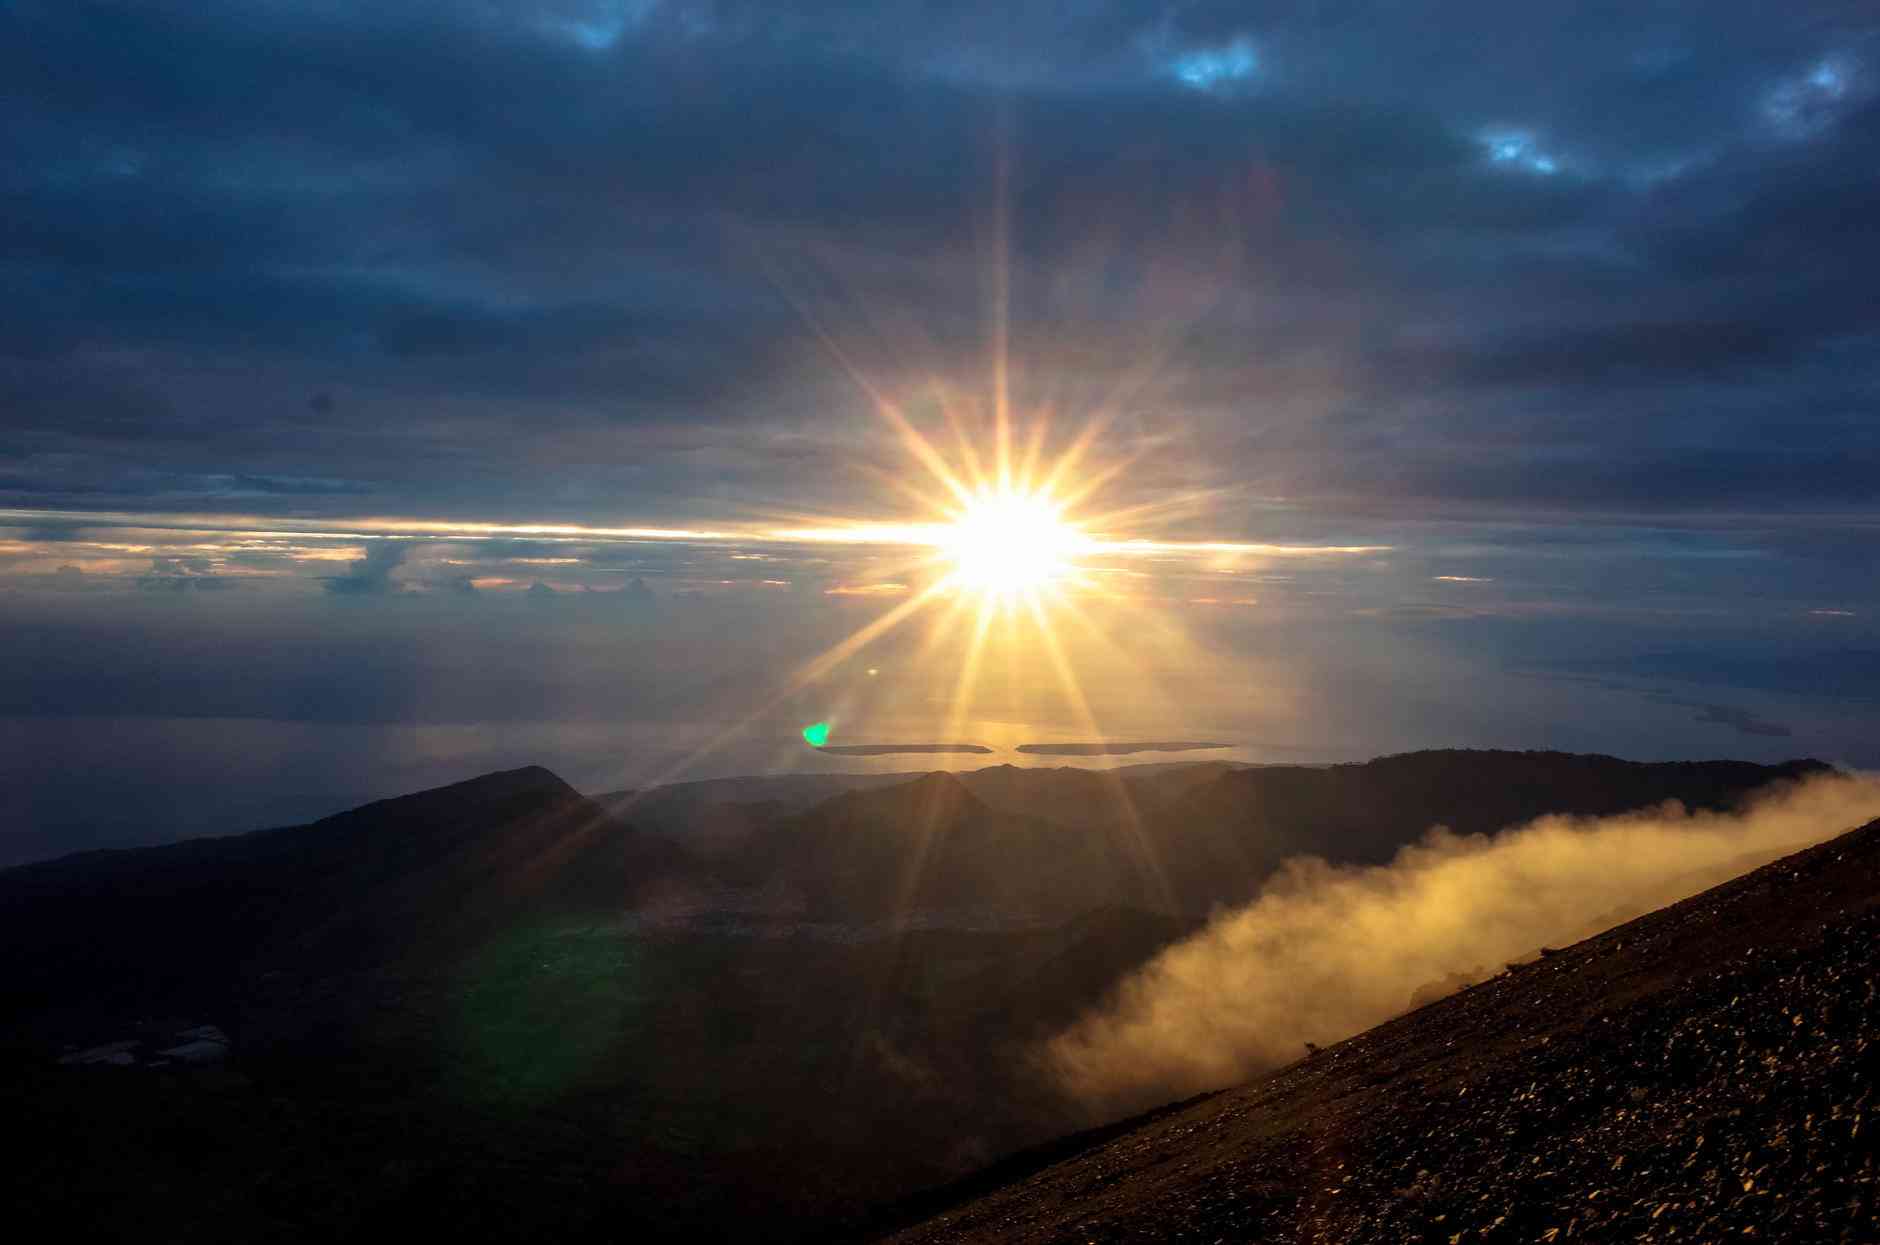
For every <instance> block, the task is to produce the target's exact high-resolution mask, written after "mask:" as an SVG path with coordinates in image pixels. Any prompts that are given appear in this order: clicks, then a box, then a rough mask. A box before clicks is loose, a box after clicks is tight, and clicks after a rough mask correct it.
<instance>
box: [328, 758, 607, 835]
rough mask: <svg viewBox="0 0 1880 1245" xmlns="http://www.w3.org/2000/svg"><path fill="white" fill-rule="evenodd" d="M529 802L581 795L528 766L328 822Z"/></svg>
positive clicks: (373, 806) (416, 794) (375, 805)
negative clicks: (519, 801)
mask: <svg viewBox="0 0 1880 1245" xmlns="http://www.w3.org/2000/svg"><path fill="white" fill-rule="evenodd" d="M526 798H533V799H536V800H540V801H543V802H556V803H559V802H561V801H564V800H570V799H575V800H578V799H580V798H581V793H580V792H578V791H576V790H575V789H574V788H573V787H570V786H569V785H568V784H567V783H565V782H563V781H562V780H561V779H560V778H559V777H557V776H556V775H555V774H554V773H553V772H551V771H549V770H547V769H544V768H543V767H541V766H540V765H525V766H523V767H522V768H520V769H505V770H497V771H495V772H493V773H489V774H482V775H479V776H478V777H475V778H466V779H465V780H464V781H462V782H454V783H450V784H448V785H447V786H442V787H431V788H429V789H428V790H424V791H414V792H412V793H410V794H408V795H400V796H393V797H392V798H390V799H387V800H375V801H373V802H372V803H370V804H364V805H361V806H360V807H358V808H354V809H349V810H347V811H346V812H343V813H339V814H337V815H335V816H333V817H329V818H326V822H335V821H340V820H352V819H357V818H360V817H362V816H371V817H379V816H386V815H397V816H420V817H423V816H442V815H451V816H455V815H457V814H458V813H459V812H461V811H464V810H468V809H472V808H475V807H477V806H481V805H487V804H491V803H497V802H504V803H506V802H509V801H513V800H519V799H526ZM323 824H324V823H323Z"/></svg>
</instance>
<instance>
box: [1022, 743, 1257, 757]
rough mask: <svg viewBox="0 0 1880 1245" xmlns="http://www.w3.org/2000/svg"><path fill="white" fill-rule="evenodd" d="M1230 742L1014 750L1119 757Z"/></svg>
mask: <svg viewBox="0 0 1880 1245" xmlns="http://www.w3.org/2000/svg"><path fill="white" fill-rule="evenodd" d="M1233 746H1234V745H1232V744H1204V743H1193V742H1189V741H1181V742H1177V743H1147V744H1020V745H1019V746H1018V747H1017V748H1015V749H1013V751H1015V752H1028V753H1030V754H1031V755H1032V756H1046V757H1120V756H1128V755H1129V754H1130V753H1132V752H1194V751H1195V750H1197V749H1200V748H1231V747H1233Z"/></svg>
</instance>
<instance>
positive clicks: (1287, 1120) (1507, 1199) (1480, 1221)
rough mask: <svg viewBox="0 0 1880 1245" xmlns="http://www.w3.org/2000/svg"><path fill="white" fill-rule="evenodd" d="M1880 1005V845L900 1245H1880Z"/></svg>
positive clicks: (1345, 1047) (1347, 1057)
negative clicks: (1404, 1244)
mask: <svg viewBox="0 0 1880 1245" xmlns="http://www.w3.org/2000/svg"><path fill="white" fill-rule="evenodd" d="M1877 982H1880V822H1874V823H1871V824H1869V825H1867V826H1865V827H1863V828H1861V829H1859V830H1855V831H1852V832H1850V833H1849V834H1846V835H1843V836H1841V837H1840V838H1837V839H1834V840H1832V841H1830V842H1828V843H1825V844H1823V845H1821V846H1819V847H1815V848H1812V849H1809V850H1807V851H1803V852H1800V853H1798V854H1796V855H1793V856H1790V857H1787V858H1786V859H1783V860H1780V861H1777V862H1775V863H1774V864H1771V865H1768V866H1767V867H1765V868H1762V869H1759V870H1757V871H1755V872H1754V873H1751V874H1748V875H1746V876H1744V877H1742V878H1738V879H1736V880H1735V881H1732V882H1729V883H1726V884H1725V885H1723V886H1720V887H1717V888H1715V889H1714V890H1711V891H1707V892H1705V893H1704V894H1701V895H1697V896H1695V897H1693V898H1691V899H1689V900H1686V901H1685V902H1683V903H1679V904H1676V905H1674V906H1672V907H1670V908H1666V909H1664V910H1662V911H1659V912H1656V913H1653V914H1651V915H1649V916H1645V917H1642V918H1640V919H1638V920H1636V921H1632V922H1630V923H1629V924H1626V925H1623V926H1620V927H1618V928H1616V929H1613V930H1610V931H1608V932H1607V933H1605V934H1602V935H1600V936H1599V937H1596V938H1592V939H1589V940H1587V941H1586V942H1583V943H1580V944H1578V945H1576V946H1572V947H1568V948H1566V949H1564V950H1560V951H1554V952H1550V953H1548V954H1546V955H1544V956H1542V957H1540V958H1538V959H1536V960H1535V961H1533V962H1531V963H1528V964H1524V965H1521V966H1518V967H1512V968H1510V970H1509V971H1507V972H1506V973H1503V974H1502V975H1500V976H1498V977H1496V978H1494V979H1493V980H1491V981H1488V982H1486V983H1484V984H1482V985H1479V986H1476V987H1473V988H1471V989H1468V990H1465V991H1463V992H1462V993H1460V994H1457V995H1453V996H1451V997H1449V998H1447V999H1444V1000H1442V1001H1440V1002H1438V1003H1435V1004H1432V1005H1431V1006H1428V1007H1425V1008H1423V1009H1421V1010H1419V1011H1416V1012H1413V1013H1411V1014H1409V1015H1407V1016H1404V1017H1401V1018H1399V1019H1397V1020H1394V1021H1391V1022H1389V1023H1387V1024H1384V1025H1381V1026H1379V1027H1378V1028H1376V1029H1373V1030H1371V1031H1370V1032H1367V1033H1364V1034H1361V1035H1359V1036H1358V1037H1355V1038H1352V1039H1350V1040H1349V1041H1346V1042H1343V1043H1340V1044H1339V1045H1336V1046H1332V1047H1328V1048H1326V1049H1325V1050H1323V1051H1321V1052H1319V1053H1317V1054H1314V1055H1311V1056H1310V1057H1308V1058H1305V1059H1303V1060H1301V1061H1300V1062H1299V1063H1296V1064H1294V1065H1292V1066H1291V1067H1288V1068H1286V1069H1283V1070H1281V1071H1280V1072H1278V1073H1276V1074H1274V1075H1272V1076H1269V1077H1267V1078H1265V1079H1263V1080H1260V1081H1256V1082H1253V1083H1251V1084H1249V1085H1245V1086H1242V1087H1240V1088H1238V1089H1233V1090H1229V1091H1226V1092H1223V1093H1219V1094H1215V1095H1211V1096H1208V1097H1206V1098H1204V1099H1201V1100H1197V1101H1195V1102H1193V1103H1190V1104H1188V1105H1186V1106H1184V1107H1182V1108H1179V1109H1175V1110H1165V1111H1163V1112H1159V1113H1153V1114H1152V1115H1151V1116H1148V1117H1144V1119H1143V1121H1142V1122H1140V1123H1139V1124H1138V1125H1137V1126H1136V1127H1133V1128H1128V1129H1124V1130H1117V1129H1108V1130H1104V1131H1103V1132H1102V1133H1098V1134H1089V1135H1087V1136H1086V1138H1085V1139H1084V1140H1083V1141H1082V1142H1081V1143H1077V1142H1072V1143H1069V1144H1060V1145H1059V1146H1058V1147H1055V1148H1053V1149H1052V1150H1051V1151H1050V1152H1048V1153H1047V1152H1042V1151H1041V1152H1037V1153H1035V1154H1033V1155H1031V1156H1029V1157H1026V1156H1021V1157H1020V1158H1018V1159H1015V1160H1012V1161H1010V1162H1008V1163H1007V1164H1005V1165H1003V1166H1002V1168H1001V1169H1000V1170H998V1171H995V1172H989V1173H986V1174H985V1175H984V1176H982V1177H979V1178H977V1179H976V1180H974V1181H970V1182H967V1183H965V1184H963V1185H961V1186H956V1187H955V1188H954V1189H952V1190H943V1191H940V1192H939V1193H937V1194H935V1195H933V1196H931V1197H929V1198H927V1199H925V1200H923V1201H921V1202H918V1203H910V1204H907V1205H906V1206H904V1207H903V1208H901V1218H900V1220H899V1227H898V1229H895V1227H894V1225H893V1224H892V1223H890V1224H888V1225H885V1226H887V1227H888V1228H889V1229H890V1230H891V1239H893V1240H896V1241H903V1242H967V1241H1022V1242H1105V1241H1164V1240H1183V1241H1205V1242H1217V1241H1261V1242H1306V1241H1312V1242H1321V1241H1340V1242H1343V1241H1353V1242H1369V1241H1375V1242H1387V1241H1388V1242H1400V1241H1426V1242H1437V1243H1443V1245H1463V1243H1465V1242H1477V1241H1486V1242H1499V1241H1531V1242H1562V1241H1616V1240H1626V1241H1632V1240H1639V1241H1703V1242H1711V1241H1726V1240H1745V1239H1747V1240H1767V1241H1784V1242H1812V1241H1846V1242H1876V1241H1880V1205H1877V1202H1876V1199H1877V1196H1880V1161H1877V1160H1876V1154H1877V1153H1880V1144H1877V1143H1880V1118H1876V1117H1880V1092H1876V1088H1875V1087H1876V1085H1877V1084H1880V997H1877V996H1876V990H1877V988H1880V987H1877V985H1876V983H1877ZM928 1215H930V1216H931V1217H927V1218H925V1219H924V1221H922V1222H918V1223H914V1222H912V1221H913V1220H914V1219H915V1218H917V1217H920V1216H928Z"/></svg>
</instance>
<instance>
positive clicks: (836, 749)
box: [816, 744, 1024, 757]
mask: <svg viewBox="0 0 1880 1245" xmlns="http://www.w3.org/2000/svg"><path fill="white" fill-rule="evenodd" d="M816 751H818V752H827V753H831V754H833V755H835V756H841V757H885V756H893V755H895V754H896V753H901V752H991V751H992V749H990V748H987V747H983V746H981V745H979V744H824V745H823V746H822V747H820V748H817V749H816ZM1019 751H1021V752H1022V751H1024V749H1022V748H1021V749H1019Z"/></svg>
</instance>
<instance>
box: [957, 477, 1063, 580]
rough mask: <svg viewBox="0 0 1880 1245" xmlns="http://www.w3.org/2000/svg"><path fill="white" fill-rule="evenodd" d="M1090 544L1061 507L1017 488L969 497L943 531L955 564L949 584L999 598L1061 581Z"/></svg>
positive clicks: (983, 492)
mask: <svg viewBox="0 0 1880 1245" xmlns="http://www.w3.org/2000/svg"><path fill="white" fill-rule="evenodd" d="M1086 543H1087V538H1086V537H1085V536H1084V534H1083V533H1082V532H1081V531H1079V530H1078V528H1077V527H1076V526H1075V525H1074V524H1072V523H1070V522H1067V521H1066V520H1065V518H1064V510H1063V507H1062V506H1061V505H1059V504H1058V503H1056V502H1054V501H1053V500H1052V499H1051V498H1050V497H1049V496H1047V495H1046V494H1043V493H1036V492H1030V493H1028V492H1025V491H1023V490H1021V489H1016V488H1001V489H982V490H980V491H979V492H977V493H974V494H972V495H970V496H969V497H968V498H967V500H966V501H965V502H964V504H962V505H961V506H960V507H959V508H958V510H957V511H955V513H954V515H953V522H952V523H951V524H950V525H948V526H946V527H943V528H942V529H941V531H940V546H941V552H942V555H943V556H944V557H945V558H946V560H947V561H949V562H950V563H951V564H952V571H951V573H950V574H949V575H948V581H949V582H950V583H952V584H953V585H955V586H957V587H960V588H965V589H968V590H970V591H974V592H978V593H980V594H982V595H983V596H986V597H991V598H997V599H1011V598H1014V597H1018V596H1022V595H1026V594H1033V593H1037V592H1038V591H1040V590H1042V589H1045V588H1048V587H1050V586H1051V585H1053V584H1055V583H1058V582H1059V581H1060V580H1062V579H1064V578H1065V577H1066V576H1068V575H1069V574H1070V573H1071V572H1072V571H1073V570H1074V569H1075V562H1074V559H1075V556H1076V554H1077V552H1078V550H1079V549H1080V548H1082V547H1083V546H1084V545H1085V544H1086Z"/></svg>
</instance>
